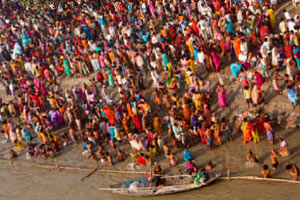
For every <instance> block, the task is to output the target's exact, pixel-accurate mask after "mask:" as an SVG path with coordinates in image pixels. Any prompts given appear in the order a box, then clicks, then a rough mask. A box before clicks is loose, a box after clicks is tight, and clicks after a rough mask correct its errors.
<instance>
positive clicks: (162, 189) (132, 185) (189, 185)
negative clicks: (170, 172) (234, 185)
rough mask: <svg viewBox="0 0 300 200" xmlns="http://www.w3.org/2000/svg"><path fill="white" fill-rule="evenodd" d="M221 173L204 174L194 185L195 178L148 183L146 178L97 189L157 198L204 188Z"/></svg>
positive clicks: (157, 179)
mask: <svg viewBox="0 0 300 200" xmlns="http://www.w3.org/2000/svg"><path fill="white" fill-rule="evenodd" d="M220 176H221V173H218V174H215V173H205V178H202V180H200V182H199V183H194V179H195V176H191V175H178V176H155V177H152V179H151V180H150V181H149V180H148V178H147V177H145V178H140V179H135V180H129V181H124V182H122V183H118V184H114V185H111V187H110V188H99V190H104V191H112V192H113V193H118V194H122V195H126V196H159V195H166V194H173V193H178V192H185V191H189V190H194V189H198V188H201V187H204V186H206V185H208V184H210V183H212V182H213V181H214V180H216V179H217V178H219V177H220Z"/></svg>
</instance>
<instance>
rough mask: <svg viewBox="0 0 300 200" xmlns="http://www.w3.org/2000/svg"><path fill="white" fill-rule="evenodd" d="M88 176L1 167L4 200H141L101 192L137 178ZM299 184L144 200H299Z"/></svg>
mask: <svg viewBox="0 0 300 200" xmlns="http://www.w3.org/2000/svg"><path fill="white" fill-rule="evenodd" d="M86 174H87V173H81V172H80V173H79V172H77V171H61V172H58V171H54V170H46V169H37V168H24V167H20V166H17V167H16V169H15V170H13V169H12V168H11V167H10V166H9V165H8V164H1V166H0V184H1V187H0V194H1V196H0V199H1V200H18V199H22V200H24V199H25V200H29V199H30V200H41V199H42V200H53V199H60V200H69V199H72V200H77V199H78V200H82V199H89V200H102V199H118V200H128V199H141V198H138V197H124V196H120V195H117V194H112V193H110V192H105V191H99V190H97V188H99V187H107V186H109V185H110V184H112V183H116V182H118V181H123V180H127V179H131V178H138V177H137V176H135V175H120V174H107V173H106V174H101V175H100V176H91V177H89V178H87V179H85V180H84V181H83V182H81V181H80V179H81V178H82V177H84V176H85V175H86ZM299 194H300V184H286V183H266V182H257V181H227V180H222V181H221V180H220V181H216V182H215V183H214V184H212V185H210V186H207V187H204V188H201V189H198V190H194V191H190V192H184V193H179V194H174V195H166V196H161V197H147V198H144V199H162V200H177V199H178V200H179V199H180V200H181V199H191V200H194V199H203V200H204V199H205V200H208V199H214V200H215V199H224V200H227V199H228V200H235V199H236V200H240V199H256V200H259V199H280V200H283V199H289V200H298V199H300V197H299Z"/></svg>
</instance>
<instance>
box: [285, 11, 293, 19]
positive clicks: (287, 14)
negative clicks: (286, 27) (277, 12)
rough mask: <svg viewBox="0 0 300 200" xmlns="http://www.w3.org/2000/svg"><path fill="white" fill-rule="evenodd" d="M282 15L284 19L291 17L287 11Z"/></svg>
mask: <svg viewBox="0 0 300 200" xmlns="http://www.w3.org/2000/svg"><path fill="white" fill-rule="evenodd" d="M284 17H285V19H292V18H291V15H290V13H289V12H285V13H284Z"/></svg>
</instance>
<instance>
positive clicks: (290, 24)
mask: <svg viewBox="0 0 300 200" xmlns="http://www.w3.org/2000/svg"><path fill="white" fill-rule="evenodd" d="M287 26H288V29H289V31H290V32H292V31H295V26H296V23H295V22H294V19H290V20H289V21H288V24H287Z"/></svg>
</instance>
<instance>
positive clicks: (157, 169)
mask: <svg viewBox="0 0 300 200" xmlns="http://www.w3.org/2000/svg"><path fill="white" fill-rule="evenodd" d="M163 173H164V171H163V169H162V168H161V166H160V165H159V164H158V162H155V163H154V174H158V175H162V174H163Z"/></svg>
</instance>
